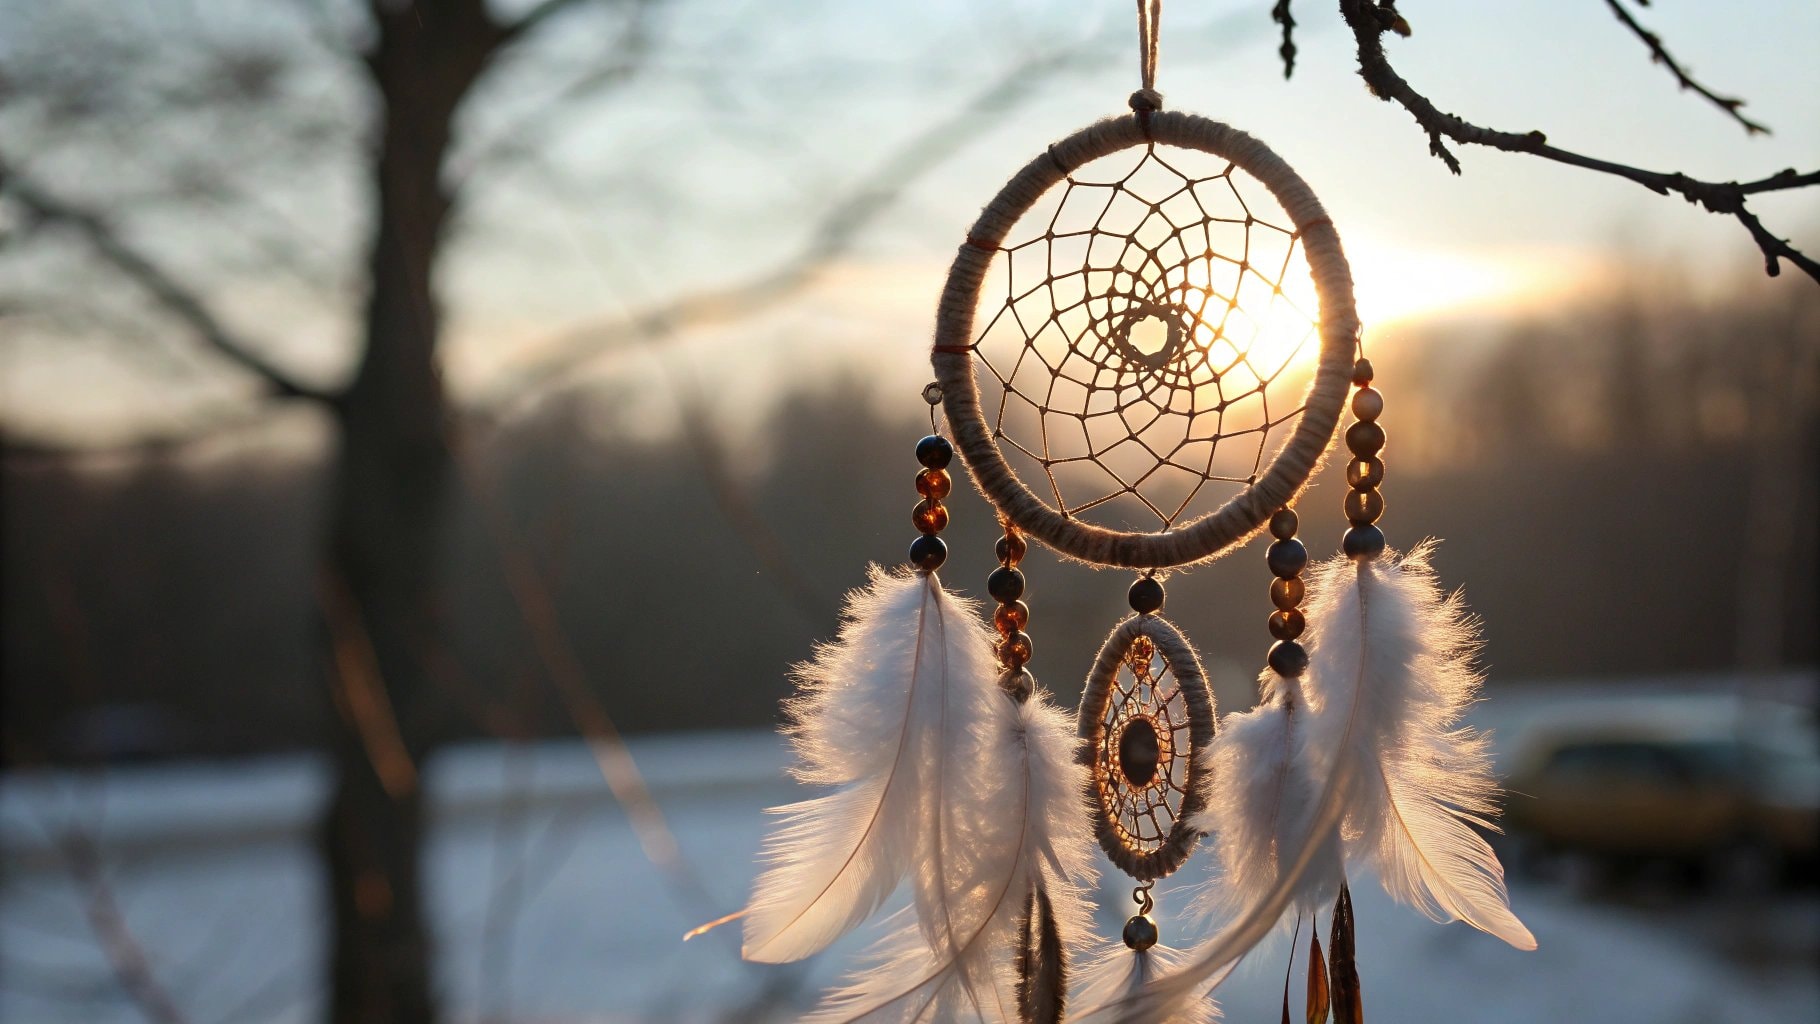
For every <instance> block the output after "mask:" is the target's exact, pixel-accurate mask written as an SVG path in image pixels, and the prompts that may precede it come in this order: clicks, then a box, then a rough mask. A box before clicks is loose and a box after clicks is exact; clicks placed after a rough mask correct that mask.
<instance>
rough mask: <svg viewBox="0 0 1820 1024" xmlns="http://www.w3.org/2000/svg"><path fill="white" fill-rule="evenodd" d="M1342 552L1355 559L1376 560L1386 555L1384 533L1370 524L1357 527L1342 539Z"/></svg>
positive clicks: (1348, 531)
mask: <svg viewBox="0 0 1820 1024" xmlns="http://www.w3.org/2000/svg"><path fill="white" fill-rule="evenodd" d="M1340 550H1342V551H1344V552H1346V554H1347V555H1349V556H1351V557H1353V558H1376V557H1378V556H1379V555H1381V554H1383V553H1384V531H1383V530H1380V529H1378V528H1377V527H1375V526H1372V525H1370V524H1369V523H1368V524H1366V525H1364V526H1355V527H1353V528H1352V529H1350V530H1347V531H1346V535H1345V536H1344V537H1341V538H1340Z"/></svg>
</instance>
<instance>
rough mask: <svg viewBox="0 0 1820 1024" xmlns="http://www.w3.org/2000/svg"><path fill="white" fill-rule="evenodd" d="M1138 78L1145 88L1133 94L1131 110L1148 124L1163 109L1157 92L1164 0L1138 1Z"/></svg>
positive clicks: (1161, 100)
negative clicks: (1160, 26) (1158, 34)
mask: <svg viewBox="0 0 1820 1024" xmlns="http://www.w3.org/2000/svg"><path fill="white" fill-rule="evenodd" d="M1137 13H1138V76H1139V77H1140V78H1141V79H1142V80H1143V83H1144V87H1143V88H1141V89H1139V90H1138V91H1137V92H1134V93H1132V94H1131V101H1130V102H1131V109H1132V110H1133V111H1136V112H1137V115H1138V117H1140V118H1142V119H1144V120H1145V121H1146V122H1148V120H1149V117H1150V115H1151V114H1152V113H1154V112H1156V111H1158V110H1161V109H1163V94H1162V93H1160V92H1157V91H1156V38H1157V25H1158V23H1160V22H1161V21H1162V20H1163V0H1137Z"/></svg>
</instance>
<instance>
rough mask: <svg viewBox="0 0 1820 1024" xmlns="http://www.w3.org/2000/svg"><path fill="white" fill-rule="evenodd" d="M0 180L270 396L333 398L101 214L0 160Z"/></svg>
mask: <svg viewBox="0 0 1820 1024" xmlns="http://www.w3.org/2000/svg"><path fill="white" fill-rule="evenodd" d="M0 180H4V182H5V187H6V190H7V191H8V192H9V193H11V195H12V196H13V198H14V199H16V200H17V201H18V202H19V203H20V204H22V205H23V206H24V207H25V208H26V209H27V210H28V211H30V212H31V213H32V215H33V216H35V217H37V218H39V219H41V220H43V221H46V222H49V223H53V224H60V225H63V226H65V227H68V228H70V229H72V230H74V231H75V232H76V233H77V234H79V235H81V236H82V237H83V238H84V239H86V240H87V241H88V243H89V244H90V245H92V246H94V248H95V251H96V252H98V253H100V254H101V256H102V258H103V259H105V260H106V261H107V262H109V263H111V264H113V265H114V267H115V269H117V270H119V271H120V272H121V273H123V274H125V275H126V276H127V277H130V278H132V279H133V280H134V281H136V282H138V284H139V286H140V287H142V288H144V289H145V290H146V291H147V292H149V293H151V295H152V297H153V298H154V299H156V300H157V301H158V304H159V305H161V306H163V307H164V308H165V309H166V310H167V311H169V312H170V313H172V314H174V315H175V316H176V317H177V318H178V319H179V320H182V321H183V322H184V323H186V324H188V325H189V326H190V328H191V329H193V330H194V331H195V332H196V335H197V337H199V338H200V339H201V340H202V341H203V342H204V343H205V344H206V345H208V347H210V348H212V349H214V350H215V351H216V352H217V353H219V354H220V355H222V356H224V357H226V358H227V360H228V361H229V362H232V363H234V364H236V365H238V366H239V367H240V368H241V369H243V370H246V371H248V372H250V373H252V374H253V375H254V376H256V377H259V378H260V379H261V380H263V381H264V382H265V384H266V386H267V388H268V389H269V390H270V392H271V393H272V394H273V395H274V396H276V397H279V398H307V399H310V400H312V401H317V402H322V403H325V404H333V403H334V401H335V396H334V395H333V394H332V393H331V392H327V391H323V390H321V389H319V388H316V387H312V386H311V385H308V384H305V383H304V382H302V381H300V380H298V379H297V378H295V377H293V376H291V374H290V373H289V372H288V371H286V370H284V369H281V368H280V367H279V366H278V365H277V364H275V363H273V362H272V361H271V360H269V359H267V358H266V357H265V356H263V355H261V354H260V353H259V352H258V350H257V348H256V347H254V346H253V345H251V344H249V343H248V342H247V341H246V340H245V339H243V338H241V337H239V336H238V335H236V334H235V333H234V332H233V331H231V330H230V329H229V328H228V326H227V325H226V324H224V323H222V321H221V319H220V318H219V317H217V316H216V315H215V313H214V312H213V311H212V310H210V309H209V307H208V304H207V303H206V302H204V301H203V299H202V297H201V296H199V295H197V294H196V293H195V292H194V291H192V290H191V289H190V288H188V287H187V286H185V285H184V284H183V283H181V282H180V281H178V280H177V279H176V278H175V277H173V276H171V275H170V274H169V273H167V272H166V271H165V270H164V268H162V267H160V266H159V265H158V264H156V263H154V262H153V261H152V260H151V259H149V258H148V257H146V256H145V255H144V254H143V253H141V252H140V251H139V250H138V249H136V248H134V247H133V246H132V245H131V244H129V243H128V242H127V241H126V240H125V239H124V238H122V237H120V233H119V232H118V231H116V230H115V229H114V227H113V225H111V224H109V223H108V222H107V220H105V219H104V218H103V217H101V215H99V214H97V213H94V212H92V211H89V210H84V209H81V208H79V207H77V206H75V205H73V204H71V203H68V202H65V201H64V200H62V199H59V198H57V197H55V196H53V195H51V194H50V193H49V192H46V191H45V190H44V189H42V188H40V187H39V186H38V185H37V184H35V183H33V182H31V181H30V180H28V179H26V178H25V177H23V176H22V175H21V174H20V173H19V171H18V168H16V167H13V166H10V165H9V164H7V163H5V162H3V161H0Z"/></svg>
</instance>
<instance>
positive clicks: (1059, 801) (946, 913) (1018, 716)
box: [806, 689, 1093, 1024]
mask: <svg viewBox="0 0 1820 1024" xmlns="http://www.w3.org/2000/svg"><path fill="white" fill-rule="evenodd" d="M993 696H994V698H995V699H996V700H997V701H998V707H999V709H1000V713H999V714H998V715H995V716H993V717H992V718H990V719H986V720H982V721H981V723H980V727H981V728H980V729H978V730H975V732H976V733H978V734H980V735H981V736H982V739H983V740H984V741H985V742H984V743H983V744H982V749H981V750H980V751H978V754H977V757H976V759H973V760H959V761H955V762H953V763H951V764H950V765H949V766H948V768H947V769H946V771H944V772H943V773H942V778H941V779H940V781H939V783H938V784H937V785H936V788H935V789H934V790H933V791H932V793H934V794H940V795H939V800H940V807H939V808H938V809H936V810H935V812H934V814H933V817H932V819H931V820H932V822H933V825H932V827H929V828H926V829H925V830H923V831H922V832H921V833H920V834H919V835H918V836H917V837H916V844H915V846H916V870H915V871H914V872H913V873H912V878H913V882H914V890H915V901H914V903H913V905H912V907H911V911H912V915H911V917H913V920H907V921H906V920H904V919H903V918H899V919H897V927H896V929H895V931H893V932H892V933H891V934H889V935H887V936H886V937H885V939H884V940H882V941H881V942H879V943H878V944H877V945H876V946H875V947H874V948H873V949H872V950H871V951H870V952H869V954H868V957H867V960H868V966H866V967H865V968H864V969H862V970H860V971H858V972H855V974H854V975H852V976H850V978H849V979H848V981H847V982H846V983H845V984H844V985H843V986H842V987H841V988H839V989H837V990H836V991H834V992H832V993H830V994H829V995H828V996H827V997H826V998H825V999H824V1000H823V1002H822V1005H821V1006H820V1007H818V1008H817V1010H816V1011H815V1013H813V1014H812V1015H811V1016H809V1017H808V1018H806V1021H808V1022H810V1024H836V1022H843V1024H844V1022H851V1021H859V1020H873V1021H893V1022H912V1021H943V1022H947V1021H985V1022H993V1024H997V1022H1015V1021H1016V1020H1017V994H1016V978H1015V976H1014V974H1015V972H1014V971H1013V969H1012V959H1013V956H1012V953H1013V948H1014V947H1013V944H1014V942H1015V941H1016V940H1017V937H1018V931H1019V927H1018V926H1019V915H1021V914H1022V913H1023V911H1024V905H1025V900H1026V898H1027V896H1028V895H1029V893H1030V891H1031V887H1032V886H1034V885H1036V884H1038V883H1039V882H1040V883H1041V884H1043V885H1044V886H1045V887H1046V888H1047V891H1048V894H1049V897H1050V901H1051V903H1052V905H1053V907H1054V912H1055V915H1056V918H1057V921H1058V925H1059V927H1060V928H1061V929H1062V934H1063V935H1064V936H1070V935H1076V936H1078V935H1080V934H1083V933H1084V930H1085V929H1084V924H1085V919H1086V917H1087V913H1088V912H1087V909H1086V907H1085V903H1084V900H1083V898H1082V895H1081V888H1080V887H1081V886H1082V885H1084V884H1086V883H1087V882H1089V881H1091V879H1092V877H1093V858H1092V838H1091V835H1090V832H1089V830H1088V821H1089V818H1088V815H1087V809H1086V805H1085V792H1086V788H1085V784H1084V776H1083V769H1082V768H1081V767H1080V766H1079V765H1077V764H1076V763H1075V760H1074V746H1075V739H1074V735H1073V729H1072V728H1071V725H1070V722H1069V721H1068V718H1067V717H1066V716H1065V715H1064V714H1063V713H1062V712H1060V711H1059V710H1057V709H1056V708H1055V707H1053V706H1052V705H1050V704H1049V703H1048V702H1047V701H1046V700H1045V699H1044V697H1043V696H1042V694H1040V693H1038V694H1034V695H1032V697H1031V698H1030V700H1029V701H1028V702H1026V703H1024V704H1022V705H1018V704H1016V703H1015V702H1013V701H1012V700H1011V699H1010V698H1009V697H1006V696H1004V695H1003V694H1002V693H1000V692H998V691H997V690H996V689H995V690H994V691H993Z"/></svg>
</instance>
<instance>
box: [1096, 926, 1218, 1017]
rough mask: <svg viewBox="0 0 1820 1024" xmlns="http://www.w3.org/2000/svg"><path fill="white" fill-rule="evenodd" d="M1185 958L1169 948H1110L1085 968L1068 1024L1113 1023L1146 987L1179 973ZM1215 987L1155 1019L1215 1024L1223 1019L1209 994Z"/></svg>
mask: <svg viewBox="0 0 1820 1024" xmlns="http://www.w3.org/2000/svg"><path fill="white" fill-rule="evenodd" d="M1185 959H1186V954H1184V953H1182V952H1181V951H1180V950H1176V949H1170V948H1169V947H1168V946H1152V947H1150V948H1149V949H1146V950H1141V951H1133V950H1130V949H1127V948H1125V947H1124V946H1122V945H1120V946H1114V947H1112V948H1110V949H1107V950H1106V951H1105V952H1103V953H1101V954H1100V956H1099V957H1098V958H1097V959H1095V960H1094V961H1093V962H1091V963H1089V964H1088V965H1087V966H1086V967H1085V968H1083V970H1082V975H1081V984H1080V986H1079V991H1078V994H1077V995H1074V996H1073V997H1071V998H1070V999H1069V1005H1070V1006H1071V1007H1079V1009H1078V1010H1075V1009H1071V1010H1070V1011H1069V1013H1068V1018H1067V1019H1068V1024H1112V1022H1113V1021H1116V1020H1118V1019H1119V1013H1120V1012H1122V1010H1123V1008H1124V1007H1125V1006H1126V1005H1128V1004H1129V1002H1130V1000H1132V999H1133V998H1134V997H1136V996H1137V994H1138V993H1139V992H1141V991H1143V989H1144V988H1145V986H1147V985H1149V984H1150V983H1152V982H1154V981H1155V980H1156V979H1157V978H1159V977H1161V976H1162V975H1164V974H1166V973H1169V972H1172V971H1179V970H1180V969H1181V968H1182V966H1183V961H1184V960H1185ZM1219 980H1221V979H1214V983H1215V984H1217V983H1218V981H1219ZM1212 987H1213V984H1209V985H1207V986H1205V987H1204V988H1203V989H1202V990H1201V991H1200V992H1199V993H1196V994H1195V996H1194V997H1193V998H1192V999H1190V1000H1186V1001H1185V1003H1184V1005H1182V1006H1180V1007H1178V1008H1176V1009H1175V1010H1174V1011H1173V1012H1171V1013H1169V1014H1168V1015H1167V1016H1164V1017H1160V1018H1152V1019H1153V1020H1154V1021H1156V1024H1213V1021H1216V1020H1218V1019H1219V1017H1220V1008H1219V1006H1218V1004H1216V1003H1215V1002H1214V1001H1213V997H1212V996H1211V995H1210V994H1208V990H1209V989H1211V988H1212Z"/></svg>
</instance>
